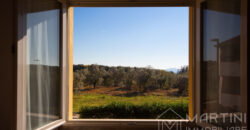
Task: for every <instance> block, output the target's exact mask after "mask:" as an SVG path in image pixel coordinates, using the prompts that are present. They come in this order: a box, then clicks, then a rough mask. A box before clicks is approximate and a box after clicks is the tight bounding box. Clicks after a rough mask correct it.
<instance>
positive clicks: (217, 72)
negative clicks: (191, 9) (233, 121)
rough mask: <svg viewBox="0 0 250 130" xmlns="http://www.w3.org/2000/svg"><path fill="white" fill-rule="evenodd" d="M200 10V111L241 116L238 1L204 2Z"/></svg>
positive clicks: (213, 0)
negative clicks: (239, 114)
mask: <svg viewBox="0 0 250 130" xmlns="http://www.w3.org/2000/svg"><path fill="white" fill-rule="evenodd" d="M202 8H203V12H202V15H203V16H202V21H203V22H202V24H203V25H202V30H203V31H202V32H203V34H202V52H203V53H202V70H201V71H202V72H201V74H202V80H201V81H202V84H201V87H202V92H201V99H202V100H201V110H202V112H203V113H217V112H218V113H235V112H240V111H241V94H240V78H241V77H240V22H241V20H240V19H241V16H240V0H227V1H225V0H207V1H205V2H204V3H203V4H202Z"/></svg>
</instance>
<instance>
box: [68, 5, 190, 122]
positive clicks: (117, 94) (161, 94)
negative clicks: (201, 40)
mask: <svg viewBox="0 0 250 130" xmlns="http://www.w3.org/2000/svg"><path fill="white" fill-rule="evenodd" d="M74 14H75V15H74V44H73V45H74V51H73V52H74V62H73V63H74V68H73V70H74V81H73V83H74V96H73V112H74V118H75V119H76V118H101V119H104V118H105V119H107V118H108V119H110V118H116V119H117V118H127V119H156V118H161V119H180V117H178V114H179V115H181V117H182V119H186V115H188V61H189V59H188V45H189V41H188V39H189V38H188V21H189V20H188V19H189V17H188V8H187V7H148V8H145V7H144V8H140V7H137V8H126V7H124V8H75V9H74ZM182 67H183V68H182ZM178 69H181V70H178ZM177 71H178V72H177ZM168 109H172V110H173V111H175V112H176V113H178V114H175V113H173V111H172V112H171V111H170V112H168V113H164V112H165V111H168ZM162 113H163V114H162Z"/></svg>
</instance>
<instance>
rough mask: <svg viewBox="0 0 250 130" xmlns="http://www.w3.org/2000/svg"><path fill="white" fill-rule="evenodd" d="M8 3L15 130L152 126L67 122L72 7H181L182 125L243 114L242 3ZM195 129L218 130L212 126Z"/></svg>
mask: <svg viewBox="0 0 250 130" xmlns="http://www.w3.org/2000/svg"><path fill="white" fill-rule="evenodd" d="M16 2H17V4H16V5H17V10H15V11H16V12H18V14H17V15H16V16H17V18H16V20H17V27H16V28H17V29H16V30H17V34H16V35H17V40H18V41H17V52H18V53H17V57H16V58H17V59H16V60H17V88H16V89H17V98H16V103H17V121H16V122H17V129H18V130H25V129H53V128H56V127H58V126H61V125H62V124H64V123H65V122H66V124H70V125H69V126H74V125H75V123H77V124H81V125H82V124H91V123H92V124H91V125H92V126H95V125H96V124H98V122H99V123H100V124H101V125H103V123H110V126H112V127H113V125H114V124H116V126H117V127H119V128H120V127H121V125H123V124H122V123H125V125H126V126H128V125H129V124H131V122H132V124H136V123H138V122H139V123H141V125H142V126H144V127H145V126H147V124H150V123H152V122H153V123H154V125H155V124H156V123H157V122H155V120H154V121H153V120H119V121H114V120H106V121H104V120H89V119H86V120H77V121H76V120H72V119H73V90H74V89H73V7H170V6H174V7H188V8H189V10H188V11H189V43H188V44H189V61H188V62H189V71H188V75H189V76H188V77H189V79H188V101H189V103H188V113H189V117H190V119H194V118H195V119H197V118H199V117H200V116H201V115H202V114H204V113H211V112H215V113H223V112H230V113H233V114H236V115H237V114H238V113H239V112H240V113H246V112H247V82H248V81H247V73H248V72H247V63H248V62H247V48H248V47H247V42H248V38H247V36H248V34H247V30H248V28H249V27H247V22H248V21H247V15H249V14H247V10H248V4H247V0H227V1H225V0H196V1H193V0H146V1H143V0H133V1H131V0H103V1H99V0H92V1H89V0H17V1H16ZM193 2H195V3H193ZM187 22H188V21H187ZM235 86H236V87H235ZM13 93H14V92H13ZM229 100H230V101H229ZM216 119H219V117H218V118H217V117H216ZM171 121H173V120H171ZM186 121H187V120H186ZM93 124H94V125H93ZM200 124H201V125H203V126H206V125H208V124H209V125H211V124H212V125H216V126H219V127H222V128H224V126H225V125H222V123H220V122H219V123H218V122H217V123H214V122H212V123H207V122H205V125H204V123H203V122H201V123H200ZM156 125H157V124H156ZM240 125H242V124H240ZM243 125H246V124H243ZM99 126H100V125H99Z"/></svg>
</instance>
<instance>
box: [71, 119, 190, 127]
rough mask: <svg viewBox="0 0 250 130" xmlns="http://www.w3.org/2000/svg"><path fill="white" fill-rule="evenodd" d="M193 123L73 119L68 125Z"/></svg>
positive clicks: (186, 121)
mask: <svg viewBox="0 0 250 130" xmlns="http://www.w3.org/2000/svg"><path fill="white" fill-rule="evenodd" d="M164 121H165V122H180V123H184V124H187V123H191V122H190V121H189V120H187V119H72V120H69V121H67V122H66V125H81V126H85V125H86V126H90V125H157V124H158V122H164Z"/></svg>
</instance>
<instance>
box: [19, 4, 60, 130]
mask: <svg viewBox="0 0 250 130" xmlns="http://www.w3.org/2000/svg"><path fill="white" fill-rule="evenodd" d="M24 3H25V2H24ZM28 3H29V4H28V5H27V6H25V7H20V8H22V9H23V10H25V15H23V16H20V17H21V18H20V19H19V20H20V21H19V22H20V23H22V24H19V25H20V27H19V29H20V30H19V32H20V33H19V34H20V35H24V36H22V37H21V36H20V44H19V51H18V52H19V62H20V63H19V64H20V65H21V66H20V67H19V68H18V69H19V72H18V73H19V80H20V79H21V80H22V83H20V84H18V85H19V89H20V92H21V93H22V96H20V97H19V98H18V99H19V101H20V104H22V105H20V106H18V107H19V109H18V110H20V111H21V112H20V114H21V115H22V117H20V120H18V122H21V123H20V129H26V130H33V129H38V128H43V127H46V126H47V127H48V125H49V124H51V123H53V122H58V121H61V120H62V118H63V113H62V107H61V106H62V80H61V77H62V67H61V66H62V65H61V63H62V58H61V52H62V51H61V48H62V47H61V45H62V44H61V42H62V40H61V27H60V26H61V24H60V23H61V4H60V3H59V2H58V1H56V0H55V1H54V0H50V1H46V0H43V1H39V0H37V1H36V2H31V1H30V2H28ZM21 25H22V26H21ZM21 29H22V30H21ZM22 33H23V34H22ZM22 56H23V57H22ZM47 127H46V129H47Z"/></svg>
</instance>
